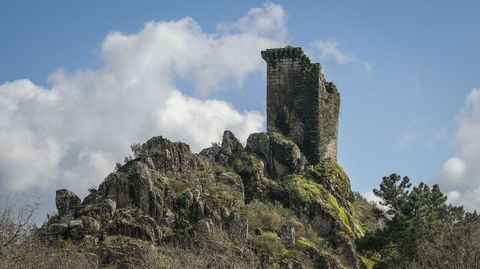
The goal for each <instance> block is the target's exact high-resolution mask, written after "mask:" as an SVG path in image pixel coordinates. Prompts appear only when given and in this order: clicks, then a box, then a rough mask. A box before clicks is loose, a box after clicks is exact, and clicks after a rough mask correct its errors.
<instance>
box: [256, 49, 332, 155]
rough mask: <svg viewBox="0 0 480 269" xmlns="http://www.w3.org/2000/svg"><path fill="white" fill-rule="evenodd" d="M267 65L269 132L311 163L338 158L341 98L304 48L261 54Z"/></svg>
mask: <svg viewBox="0 0 480 269" xmlns="http://www.w3.org/2000/svg"><path fill="white" fill-rule="evenodd" d="M262 58H263V59H264V60H265V61H266V62H267V129H268V132H279V133H281V134H283V135H285V136H287V137H289V138H291V139H292V140H293V141H294V142H295V143H296V144H297V145H299V147H300V149H301V150H302V152H303V153H304V154H305V156H306V158H307V160H308V161H309V162H310V163H312V164H313V163H317V162H319V161H321V160H323V159H326V158H332V159H336V158H337V135H338V116H339V110H340V95H339V93H338V90H337V88H336V86H335V84H333V83H331V82H327V81H325V78H324V75H323V73H322V70H321V66H320V64H319V63H311V61H310V59H309V58H308V56H306V55H305V53H304V52H303V49H302V48H299V47H290V46H287V47H285V48H274V49H267V50H264V51H262Z"/></svg>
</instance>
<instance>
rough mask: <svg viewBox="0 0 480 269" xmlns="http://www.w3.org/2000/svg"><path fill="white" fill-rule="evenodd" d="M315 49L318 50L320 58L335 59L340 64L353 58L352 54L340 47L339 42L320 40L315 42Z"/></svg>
mask: <svg viewBox="0 0 480 269" xmlns="http://www.w3.org/2000/svg"><path fill="white" fill-rule="evenodd" d="M313 47H314V49H316V50H318V53H319V57H320V59H333V60H335V61H336V62H337V63H339V64H346V63H347V62H349V61H351V60H352V56H351V55H348V54H347V53H345V52H343V51H341V50H340V49H339V48H338V42H336V41H329V40H326V41H325V40H318V41H316V42H314V43H313Z"/></svg>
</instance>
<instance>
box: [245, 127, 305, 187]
mask: <svg viewBox="0 0 480 269" xmlns="http://www.w3.org/2000/svg"><path fill="white" fill-rule="evenodd" d="M246 149H247V151H248V152H253V153H255V154H257V155H259V156H261V157H262V158H263V159H264V161H265V164H266V171H267V176H268V177H270V178H281V177H283V176H284V175H287V174H292V173H298V172H300V171H302V170H303V169H304V168H305V163H306V160H305V157H304V156H303V154H302V152H301V151H300V149H299V148H298V146H297V145H296V144H295V143H294V142H293V141H292V140H290V139H289V138H287V137H284V136H282V135H280V134H277V133H268V134H267V133H255V134H251V135H250V136H249V137H248V140H247V147H246Z"/></svg>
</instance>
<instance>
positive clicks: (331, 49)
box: [311, 40, 373, 73]
mask: <svg viewBox="0 0 480 269" xmlns="http://www.w3.org/2000/svg"><path fill="white" fill-rule="evenodd" d="M311 48H312V50H313V52H314V55H316V56H317V57H318V58H319V59H320V60H322V61H334V62H336V63H337V64H341V65H343V64H346V63H353V64H356V65H359V66H361V68H363V69H365V71H366V72H368V73H370V72H372V69H373V64H372V63H370V62H366V61H362V60H361V59H359V58H358V57H357V56H355V55H354V54H352V53H348V52H345V51H343V50H341V49H340V45H339V43H338V42H337V41H333V40H317V41H315V42H312V44H311Z"/></svg>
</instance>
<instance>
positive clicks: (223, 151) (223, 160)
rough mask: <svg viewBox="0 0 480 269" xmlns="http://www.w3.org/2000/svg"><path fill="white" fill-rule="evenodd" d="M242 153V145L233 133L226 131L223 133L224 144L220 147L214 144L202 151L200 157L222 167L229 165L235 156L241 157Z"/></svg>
mask: <svg viewBox="0 0 480 269" xmlns="http://www.w3.org/2000/svg"><path fill="white" fill-rule="evenodd" d="M242 152H243V146H242V144H241V143H240V142H239V141H238V139H237V138H236V137H235V135H234V134H233V133H232V132H231V131H228V130H226V131H225V132H223V138H222V144H221V145H220V146H219V145H217V144H214V145H212V146H211V147H209V148H206V149H204V150H202V151H201V152H200V156H202V157H204V158H205V159H207V160H209V161H212V162H215V163H218V164H221V165H228V164H229V162H230V160H231V159H232V157H233V156H234V155H239V154H241V153H242Z"/></svg>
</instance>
